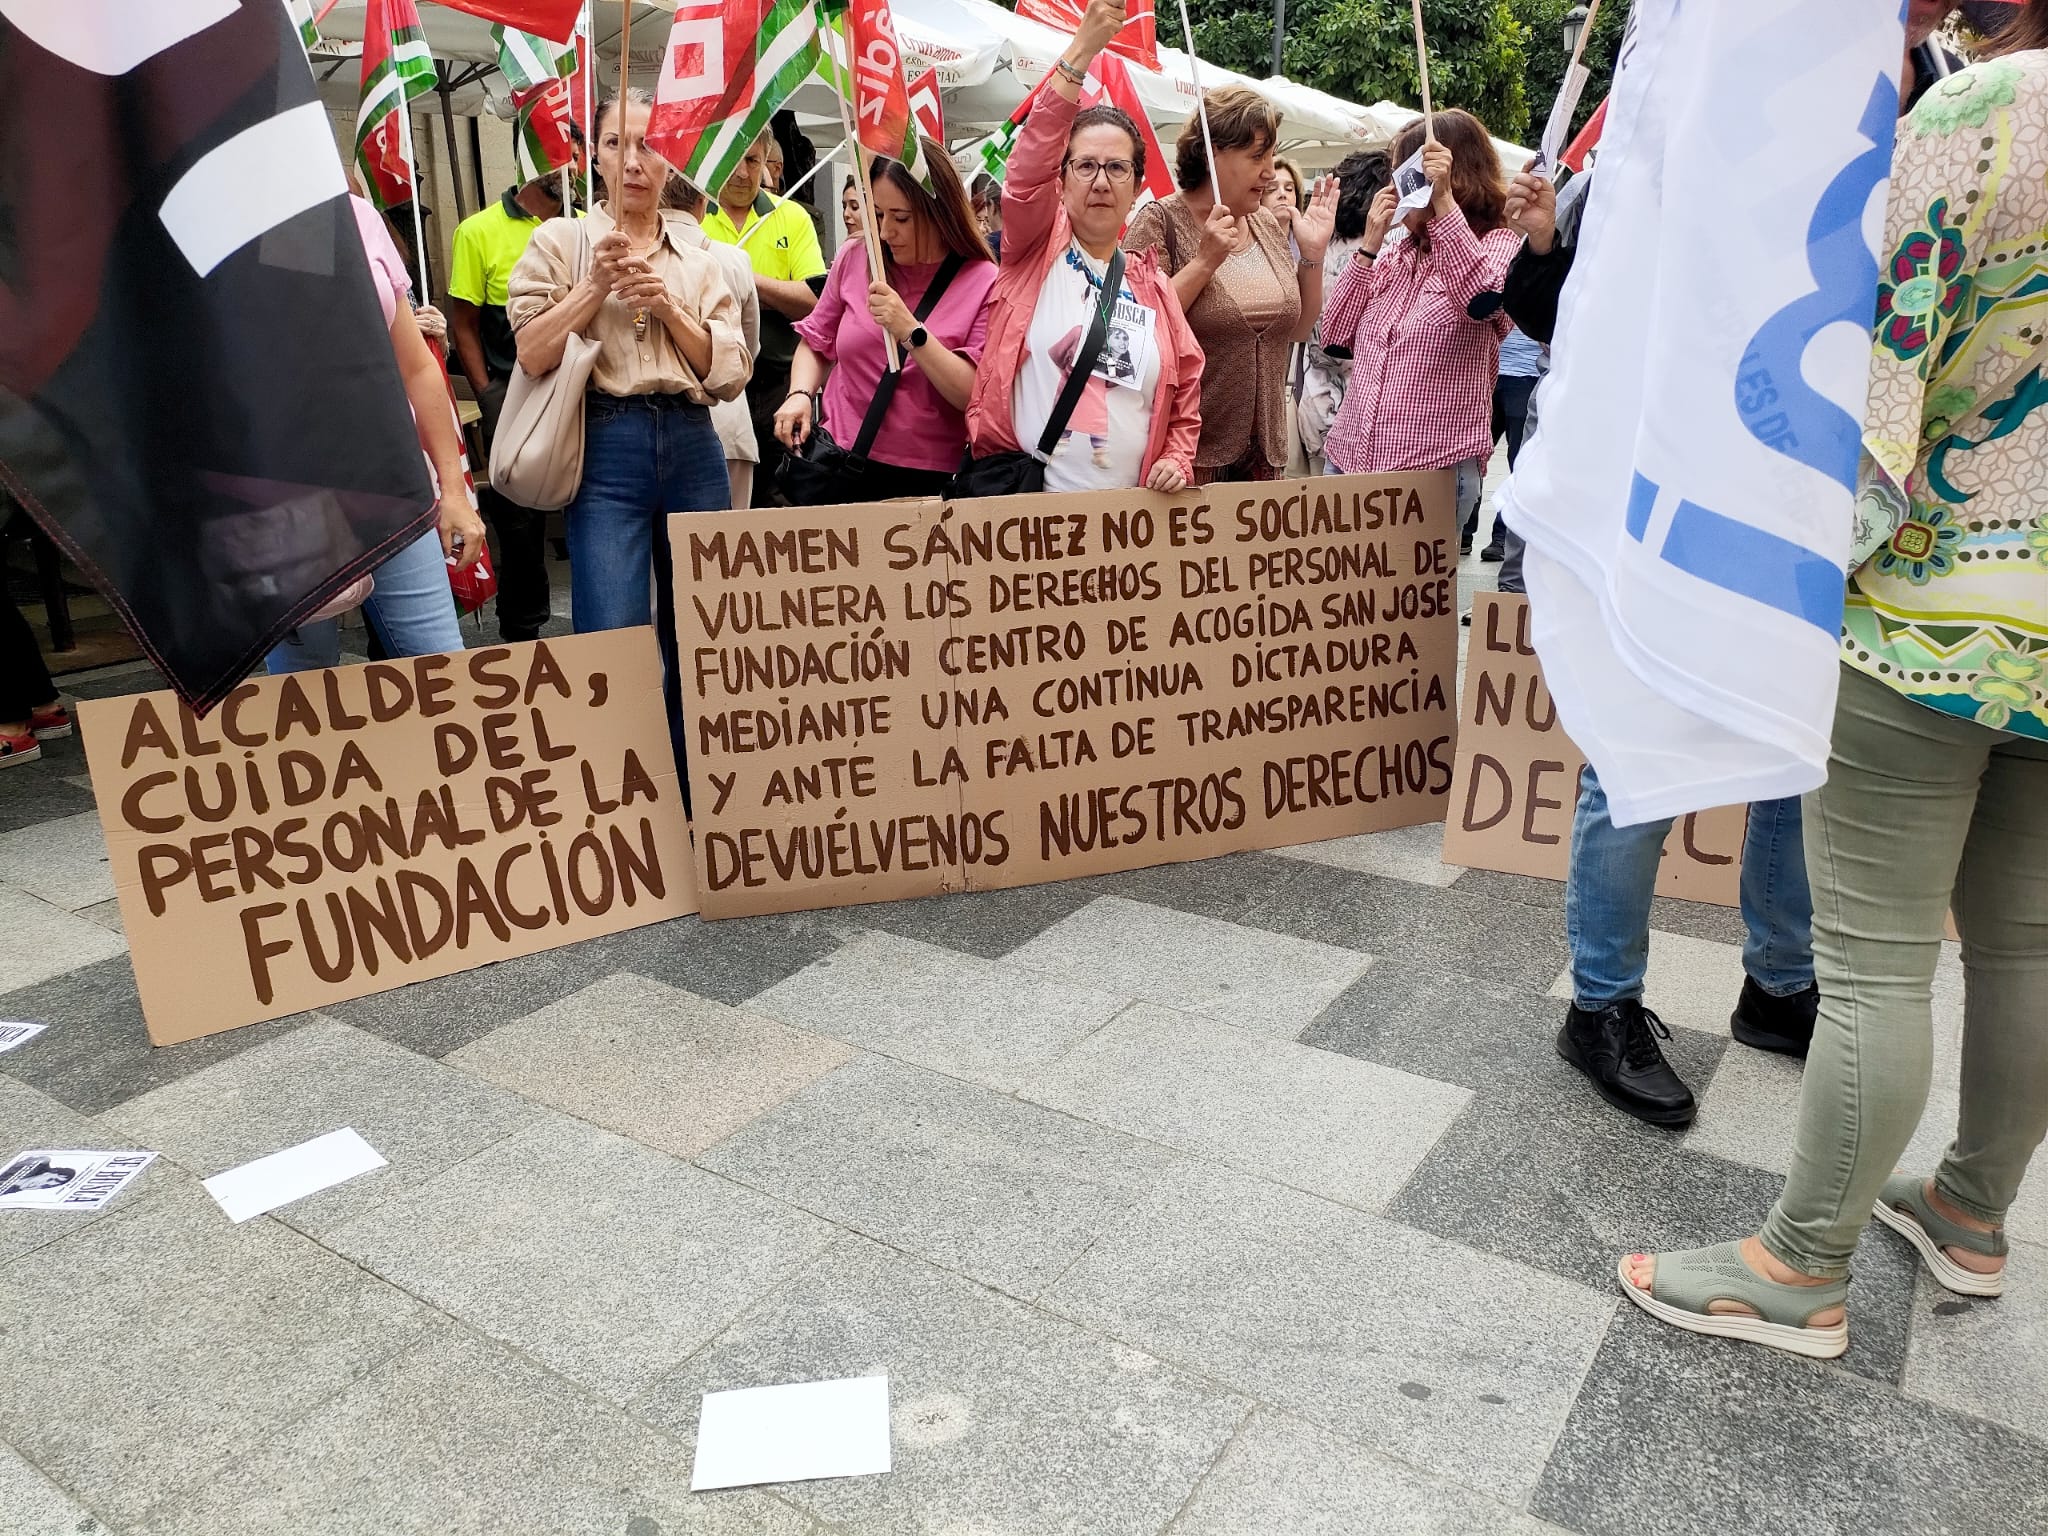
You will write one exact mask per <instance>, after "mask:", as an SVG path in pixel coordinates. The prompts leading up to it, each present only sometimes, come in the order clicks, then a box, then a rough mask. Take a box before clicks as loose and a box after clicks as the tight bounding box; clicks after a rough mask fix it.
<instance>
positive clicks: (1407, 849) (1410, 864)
mask: <svg viewBox="0 0 2048 1536" xmlns="http://www.w3.org/2000/svg"><path fill="white" fill-rule="evenodd" d="M1443 851H1444V824H1443V823H1442V822H1440V821H1426V822H1423V823H1421V824H1420V825H1419V826H1413V827H1396V828H1394V829H1393V830H1392V831H1389V832H1367V833H1364V834H1362V835H1360V836H1358V837H1333V838H1331V839H1329V840H1328V841H1327V842H1321V843H1299V844H1297V845H1296V846H1294V847H1292V848H1275V849H1274V850H1273V852H1274V853H1275V854H1277V855H1278V856H1279V857H1281V858H1283V859H1302V860H1305V861H1306V862H1308V863H1311V864H1327V865H1329V866H1330V867H1331V868H1333V869H1348V870H1351V871H1353V872H1355V873H1357V874H1361V875H1384V876H1386V877H1387V878H1388V879H1389V880H1406V881H1409V882H1411V883H1412V884H1415V885H1435V886H1446V885H1451V884H1454V883H1455V882H1456V881H1458V880H1459V879H1461V878H1462V877H1463V876H1465V875H1467V874H1469V873H1471V871H1469V870H1467V869H1465V868H1464V867H1463V866H1462V865H1458V864H1446V863H1445V862H1444V861H1443Z"/></svg>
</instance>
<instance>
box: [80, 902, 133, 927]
mask: <svg viewBox="0 0 2048 1536" xmlns="http://www.w3.org/2000/svg"><path fill="white" fill-rule="evenodd" d="M78 915H79V916H80V917H86V918H90V919H92V921H94V922H96V923H98V924H99V925H100V926H101V927H102V928H104V929H106V930H107V932H109V933H118V934H122V935H124V936H125V935H126V934H127V932H128V925H127V923H126V922H125V921H123V920H122V917H121V903H120V902H119V901H96V902H94V903H93V904H92V905H91V906H89V907H80V908H79V909H78Z"/></svg>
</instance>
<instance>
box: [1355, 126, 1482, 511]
mask: <svg viewBox="0 0 2048 1536" xmlns="http://www.w3.org/2000/svg"><path fill="white" fill-rule="evenodd" d="M1435 126H1436V140H1437V141H1436V143H1435V144H1434V145H1427V146H1425V145H1424V143H1423V129H1422V122H1421V120H1420V119H1417V120H1416V121H1415V122H1413V123H1410V124H1409V125H1408V126H1407V127H1406V128H1404V129H1402V130H1401V134H1400V136H1399V137H1398V138H1396V139H1395V140H1394V145H1393V148H1392V149H1391V150H1390V151H1389V152H1388V153H1389V158H1391V159H1392V161H1393V162H1394V164H1395V165H1396V166H1399V165H1400V164H1402V162H1404V161H1406V160H1407V159H1408V158H1409V157H1410V156H1412V155H1413V154H1414V153H1415V151H1416V150H1417V149H1418V148H1421V149H1422V169H1423V173H1424V174H1425V175H1426V176H1427V177H1428V178H1429V181H1430V184H1431V186H1432V188H1433V191H1432V193H1431V195H1430V200H1429V203H1428V206H1426V207H1424V208H1416V209H1411V210H1410V211H1409V212H1408V213H1407V214H1405V215H1404V216H1403V218H1402V222H1401V224H1400V225H1399V227H1396V226H1395V224H1394V211H1395V206H1396V204H1397V203H1398V202H1399V199H1400V192H1399V190H1398V188H1396V187H1395V186H1393V185H1391V184H1390V185H1388V186H1387V187H1385V188H1383V189H1381V191H1380V193H1379V195H1378V196H1377V197H1376V198H1374V199H1373V205H1372V211H1371V212H1370V213H1369V214H1368V215H1367V216H1366V225H1365V239H1364V240H1362V241H1361V242H1360V243H1359V246H1358V249H1357V251H1356V252H1355V253H1354V254H1353V256H1352V258H1351V261H1350V263H1349V264H1348V265H1347V266H1346V267H1345V269H1344V273H1343V275H1342V276H1341V277H1339V278H1338V279H1337V287H1336V290H1335V292H1333V293H1332V294H1331V295H1330V302H1329V304H1328V306H1327V307H1326V308H1325V309H1324V311H1323V328H1322V344H1323V345H1324V346H1325V347H1347V348H1349V349H1350V351H1351V356H1352V368H1351V387H1350V389H1349V390H1348V391H1347V392H1346V394H1345V396H1344V404H1343V406H1342V407H1341V408H1340V409H1339V410H1338V412H1337V420H1336V422H1335V424H1334V425H1332V427H1331V428H1330V435H1329V437H1328V439H1327V440H1326V441H1325V442H1324V444H1323V452H1324V453H1325V454H1326V455H1328V457H1329V461H1330V471H1331V473H1333V474H1371V475H1377V474H1391V473H1393V472H1395V471H1397V470H1410V469H1451V468H1457V469H1458V470H1459V471H1460V477H1459V493H1460V505H1459V516H1460V518H1461V519H1462V518H1463V516H1464V512H1465V507H1464V500H1465V498H1466V497H1468V496H1469V497H1470V498H1471V499H1472V500H1473V504H1474V505H1476V504H1477V497H1478V495H1479V486H1480V482H1481V480H1482V479H1483V478H1484V473H1485V466H1486V460H1487V459H1488V457H1490V456H1491V454H1492V452H1493V381H1494V375H1495V374H1496V373H1497V372H1498V371H1499V367H1500V344H1501V340H1502V338H1503V337H1505V336H1506V335H1507V333H1508V330H1509V323H1508V317H1507V315H1506V313H1505V312H1503V311H1502V309H1501V308H1500V305H1499V304H1498V303H1497V302H1496V303H1495V304H1494V305H1492V306H1491V310H1490V312H1489V313H1488V315H1487V317H1486V318H1485V319H1474V318H1473V317H1472V314H1471V309H1472V304H1473V300H1474V299H1476V298H1478V297H1479V295H1481V294H1483V293H1498V292H1499V290H1500V286H1501V282H1502V279H1503V278H1504V277H1505V276H1506V275H1507V270H1508V263H1509V262H1510V261H1512V260H1513V259H1514V255H1515V252H1516V251H1517V250H1518V249H1519V248H1520V247H1521V244H1522V237H1521V235H1520V234H1519V233H1518V232H1517V231H1515V230H1513V229H1510V228H1508V227H1506V226H1505V225H1503V224H1502V222H1501V212H1502V210H1503V209H1504V208H1505V207H1506V206H1507V186H1506V184H1505V182H1504V180H1503V178H1502V176H1501V168H1500V156H1499V155H1498V154H1496V153H1495V152H1494V148H1493V139H1492V138H1491V136H1490V135H1488V133H1487V131H1486V125H1485V124H1484V123H1482V122H1480V121H1479V119H1478V118H1476V117H1474V116H1473V115H1472V114H1471V113H1469V112H1459V111H1451V112H1439V113H1437V114H1436V120H1435ZM1397 179H1398V177H1397ZM1480 307H1481V308H1482V309H1484V308H1486V306H1484V305H1481V306H1480ZM1475 470H1476V473H1475ZM1459 526H1461V527H1462V526H1463V523H1462V521H1461V522H1460V525H1459Z"/></svg>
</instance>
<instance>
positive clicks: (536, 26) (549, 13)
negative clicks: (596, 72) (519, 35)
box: [441, 0, 583, 43]
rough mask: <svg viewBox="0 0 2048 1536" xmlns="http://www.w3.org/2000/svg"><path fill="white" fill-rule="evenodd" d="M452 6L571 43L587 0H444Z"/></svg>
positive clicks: (548, 38)
mask: <svg viewBox="0 0 2048 1536" xmlns="http://www.w3.org/2000/svg"><path fill="white" fill-rule="evenodd" d="M441 3H442V4H443V5H445V6H447V7H448V8H449V9H450V10H455V11H467V12H469V14H470V15H472V16H481V17H483V18H484V20H486V21H495V22H499V23H502V24H503V25H505V26H508V27H516V28H518V29H519V30H520V31H521V32H531V33H532V34H533V35H534V36H535V37H544V38H546V39H547V40H548V41H549V42H551V43H567V42H568V41H569V39H570V37H571V36H573V35H574V33H575V31H576V18H577V16H578V15H579V14H581V12H582V10H583V0H441Z"/></svg>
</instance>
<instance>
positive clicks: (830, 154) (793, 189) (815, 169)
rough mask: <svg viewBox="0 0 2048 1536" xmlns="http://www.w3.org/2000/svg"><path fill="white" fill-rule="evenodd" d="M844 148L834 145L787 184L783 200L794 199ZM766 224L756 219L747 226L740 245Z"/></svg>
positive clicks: (842, 145) (764, 220) (762, 220)
mask: <svg viewBox="0 0 2048 1536" xmlns="http://www.w3.org/2000/svg"><path fill="white" fill-rule="evenodd" d="M846 147H847V146H846V145H845V144H835V145H833V146H832V148H830V149H828V150H826V151H825V153H824V154H822V155H820V156H818V163H817V164H816V165H814V166H812V167H811V168H810V169H809V170H808V171H805V172H804V173H803V175H801V176H799V177H797V179H796V180H795V181H792V182H791V183H790V184H789V190H788V191H787V192H784V193H783V194H782V196H783V198H784V199H785V200H787V199H789V198H792V197H795V196H796V194H797V192H798V191H799V190H800V189H801V188H803V187H805V186H808V185H809V184H810V183H811V181H812V180H813V179H814V178H815V177H816V176H817V174H818V173H819V172H820V171H822V170H824V169H825V167H826V166H828V165H830V164H831V163H832V162H833V161H834V160H837V159H838V158H839V151H840V150H842V149H845V148H846ZM767 222H768V221H767V220H766V219H756V220H754V222H753V223H751V224H749V225H748V226H747V232H746V233H745V234H744V235H741V236H740V244H741V245H745V244H746V243H747V242H748V241H749V240H751V239H753V238H754V231H755V230H757V229H760V228H761V227H762V226H763V225H765V224H766V223H767Z"/></svg>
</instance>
